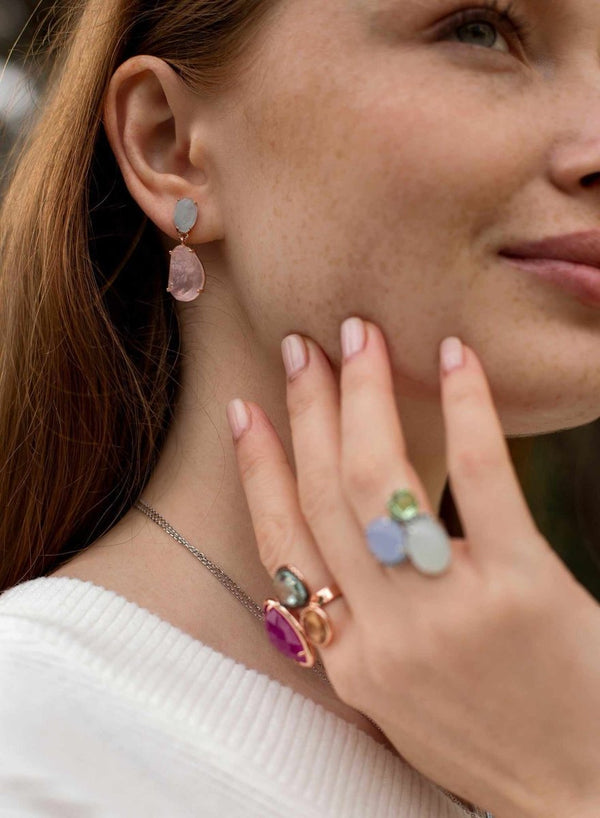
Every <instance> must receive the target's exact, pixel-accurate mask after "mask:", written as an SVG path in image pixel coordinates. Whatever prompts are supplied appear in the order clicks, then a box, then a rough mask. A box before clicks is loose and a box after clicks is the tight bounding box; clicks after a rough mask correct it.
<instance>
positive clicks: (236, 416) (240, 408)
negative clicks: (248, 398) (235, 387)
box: [227, 398, 250, 440]
mask: <svg viewBox="0 0 600 818" xmlns="http://www.w3.org/2000/svg"><path fill="white" fill-rule="evenodd" d="M227 420H228V421H229V426H230V427H231V434H232V435H233V437H234V439H235V440H239V439H240V437H241V436H242V435H243V434H244V432H245V431H246V429H248V428H249V427H250V413H249V412H248V409H247V408H246V404H245V403H244V401H243V400H240V399H239V398H235V399H234V400H232V401H230V402H229V403H228V404H227Z"/></svg>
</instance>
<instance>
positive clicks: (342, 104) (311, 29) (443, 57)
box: [223, 0, 600, 434]
mask: <svg viewBox="0 0 600 818" xmlns="http://www.w3.org/2000/svg"><path fill="white" fill-rule="evenodd" d="M361 5H365V4H353V3H348V2H347V0H329V1H328V2H327V3H323V2H322V0H304V1H303V2H302V3H295V2H282V4H281V7H280V8H279V10H278V14H277V16H276V19H275V21H274V23H273V24H272V25H271V26H270V27H268V28H267V30H266V31H265V33H264V35H263V42H262V44H261V53H260V56H259V58H258V59H257V60H256V61H255V62H254V63H253V65H252V67H251V69H250V70H249V71H248V72H247V73H246V74H245V75H244V78H243V80H242V83H241V86H240V87H239V89H238V92H237V93H239V100H238V101H239V104H240V115H239V119H240V127H239V128H235V129H233V130H232V131H231V135H230V136H229V137H228V140H229V141H228V142H227V145H226V146H224V149H226V150H227V151H228V153H230V155H231V156H235V157H236V159H235V160H234V161H233V162H232V163H231V164H230V165H229V170H228V171H225V173H224V177H223V191H225V193H224V196H225V204H224V207H225V212H226V215H227V217H228V218H230V219H231V221H232V223H235V225H236V232H235V234H232V235H231V236H229V237H228V242H229V252H230V260H231V262H232V265H231V266H232V270H233V275H234V277H235V283H236V286H237V287H238V288H239V294H240V298H241V299H242V300H243V302H244V303H246V304H247V306H248V310H249V312H251V313H252V316H253V317H252V320H253V325H254V326H255V327H256V331H257V332H258V333H259V335H260V334H261V333H262V342H263V343H264V344H265V346H269V345H272V344H273V343H274V341H273V339H275V338H276V339H279V338H281V337H283V335H284V334H285V333H286V332H288V331H292V330H294V331H300V332H304V333H307V334H308V335H312V336H313V337H317V338H319V341H320V343H321V344H322V345H323V346H324V348H325V349H326V351H327V352H328V354H329V355H330V357H331V358H332V359H334V362H335V363H338V362H337V361H335V357H336V355H337V353H336V350H337V348H338V329H339V323H340V321H341V320H343V318H345V317H347V316H348V315H350V314H352V313H358V314H360V315H362V316H363V317H365V318H369V319H371V320H373V321H375V322H377V323H378V324H380V325H381V326H382V328H383V329H384V330H385V332H386V335H387V338H388V341H389V344H390V351H391V356H392V361H393V365H394V369H395V373H396V377H397V382H398V387H399V389H400V390H401V391H402V392H403V393H404V394H406V395H414V396H419V395H431V396H432V397H433V396H435V395H436V394H437V388H438V387H437V348H438V344H439V341H440V340H441V339H442V338H443V337H444V336H446V335H450V334H457V335H459V336H461V337H462V338H463V339H464V340H465V341H466V342H467V343H468V344H471V345H472V346H473V347H474V348H475V349H476V350H477V352H478V353H479V355H480V356H481V358H482V360H483V363H484V366H485V367H486V370H487V372H488V375H489V377H490V380H491V383H492V386H493V390H494V394H495V397H496V400H497V403H498V406H499V409H500V411H501V414H502V418H503V421H504V425H505V429H506V431H507V432H508V433H509V434H527V433H533V432H544V431H550V430H553V429H557V428H563V427H569V426H576V425H579V424H582V423H585V422H588V421H591V420H593V419H594V418H596V417H598V416H599V415H600V310H593V309H591V308H590V307H586V306H584V305H582V304H580V303H578V302H576V301H575V300H574V299H573V298H572V297H570V296H567V295H565V294H564V293H563V292H562V291H560V290H555V289H553V288H551V287H550V286H549V285H547V284H545V283H541V282H540V281H538V280H534V279H532V278H531V277H529V276H528V275H527V274H525V273H521V272H520V271H518V270H515V269H513V268H511V267H510V266H508V265H506V264H505V263H504V262H502V261H501V260H500V259H499V258H498V257H497V255H496V254H497V251H498V250H499V249H500V248H501V247H503V246H507V245H510V244H514V243H516V242H519V241H523V240H535V239H540V238H542V237H544V236H548V235H555V234H560V233H568V232H573V231H576V230H584V229H591V228H593V227H597V226H598V216H599V212H598V211H599V208H600V193H599V191H598V189H597V188H593V187H590V188H587V189H586V188H585V187H583V186H582V185H581V184H580V180H581V178H582V177H584V176H585V175H586V174H589V173H592V172H594V171H596V170H600V136H599V134H600V102H599V101H598V95H597V88H598V76H597V63H596V57H595V56H594V54H595V52H594V53H593V48H592V42H591V41H592V39H593V37H592V36H591V35H590V33H589V32H593V31H596V32H598V30H599V29H600V7H599V8H596V7H595V6H594V7H590V6H589V4H588V6H587V7H585V4H583V3H579V4H578V3H576V2H575V0H573V6H577V10H578V14H574V17H573V20H574V22H572V25H571V26H570V27H568V28H564V29H563V31H562V32H561V31H559V30H558V28H552V21H551V20H549V21H548V22H547V25H548V28H547V29H546V30H545V32H544V34H545V39H544V41H543V43H544V44H543V47H544V48H545V49H546V51H545V52H544V53H543V54H542V53H541V52H540V53H539V54H538V55H536V56H535V58H534V56H529V57H528V58H524V57H522V56H518V54H514V53H506V49H505V51H502V47H501V46H500V47H499V49H498V50H496V49H484V48H483V47H482V46H477V45H464V44H459V43H457V42H449V41H439V40H438V41H435V40H434V39H430V40H429V41H426V40H425V39H424V38H423V31H424V30H425V29H426V28H427V27H428V26H432V25H433V24H434V23H436V22H437V21H439V20H441V19H443V18H444V17H449V16H450V15H451V14H452V13H454V12H456V11H457V8H456V7H455V6H454V5H453V4H452V3H451V2H448V3H446V4H445V5H444V4H441V5H440V7H439V11H438V12H436V13H434V11H433V10H432V8H433V4H430V6H429V8H428V4H427V3H412V2H408V0H407V3H406V7H405V8H406V14H405V15H403V16H400V15H397V22H395V24H394V25H395V30H394V32H393V34H394V36H393V37H390V36H389V32H388V35H387V36H386V37H385V38H383V37H381V36H378V35H377V34H376V33H373V32H372V31H371V30H370V26H369V24H368V18H367V17H366V15H365V14H364V13H363V12H362V11H361V9H360V7H361ZM475 6H476V4H474V7H475ZM550 17H551V15H550ZM584 32H588V33H587V34H585V36H584ZM419 38H420V39H419ZM540 42H541V41H540ZM539 48H542V45H541V44H540V45H539ZM585 48H587V51H585V50H582V49H585ZM584 54H585V55H586V57H585V58H584V56H582V55H584ZM549 60H550V61H551V60H554V61H555V62H554V63H552V62H549Z"/></svg>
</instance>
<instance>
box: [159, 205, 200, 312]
mask: <svg viewBox="0 0 600 818" xmlns="http://www.w3.org/2000/svg"><path fill="white" fill-rule="evenodd" d="M197 221H198V205H197V204H196V202H193V201H192V200H191V199H178V201H177V204H176V205H175V216H174V218H173V222H174V224H175V228H176V230H177V232H178V233H179V239H180V241H181V244H180V245H179V246H178V247H175V249H174V250H169V253H170V256H171V263H170V265H169V286H168V287H167V292H168V293H171V295H172V296H173V298H175V299H177V301H193V300H194V299H195V298H198V296H199V295H200V293H201V292H203V290H204V285H205V283H206V273H205V271H204V266H203V264H202V262H201V261H200V259H199V258H198V256H197V255H196V253H195V252H194V251H193V250H192V248H191V247H188V246H187V244H186V241H187V240H188V236H189V234H190V231H191V230H192V228H193V227H194V225H195V224H196V222H197Z"/></svg>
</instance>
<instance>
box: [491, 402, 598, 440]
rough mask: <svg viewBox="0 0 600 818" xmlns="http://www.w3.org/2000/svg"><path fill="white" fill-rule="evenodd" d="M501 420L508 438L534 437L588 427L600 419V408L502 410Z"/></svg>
mask: <svg viewBox="0 0 600 818" xmlns="http://www.w3.org/2000/svg"><path fill="white" fill-rule="evenodd" d="M499 415H500V420H501V422H502V428H503V429H504V434H505V435H506V436H507V437H534V436H536V435H548V434H552V433H553V432H564V431H567V430H569V429H576V428H577V427H579V426H586V425H587V424H588V423H593V422H594V421H596V420H598V419H599V418H600V407H598V406H597V405H596V406H595V408H594V409H588V408H587V407H581V406H580V407H576V408H575V411H574V409H573V406H572V405H571V406H569V407H563V411H562V412H561V411H560V408H557V407H556V406H553V407H551V408H548V409H546V410H543V409H540V408H539V407H534V406H531V407H529V408H528V409H527V410H526V411H525V412H524V411H523V409H506V408H504V409H501V410H499Z"/></svg>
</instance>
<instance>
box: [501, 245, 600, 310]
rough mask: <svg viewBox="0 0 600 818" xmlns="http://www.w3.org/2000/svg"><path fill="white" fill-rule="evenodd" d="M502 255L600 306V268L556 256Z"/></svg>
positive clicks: (588, 304) (514, 263) (520, 266)
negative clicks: (563, 259) (527, 256)
mask: <svg viewBox="0 0 600 818" xmlns="http://www.w3.org/2000/svg"><path fill="white" fill-rule="evenodd" d="M501 256H502V257H503V258H504V259H505V260H506V261H507V262H509V263H510V264H512V265H514V266H516V267H519V268H520V269H521V270H526V271H527V272H529V273H534V274H535V275H538V276H539V277H540V278H543V279H545V280H546V281H548V282H549V283H550V284H553V285H555V286H557V287H560V288H561V289H562V290H564V291H565V292H567V293H570V294H571V295H573V296H575V298H577V299H578V300H579V301H580V302H582V303H583V304H585V305H587V306H591V307H597V308H600V268H598V267H590V266H588V265H586V264H575V263H573V262H571V261H562V260H560V259H554V258H520V257H514V256H508V255H506V254H504V253H502V254H501Z"/></svg>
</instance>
